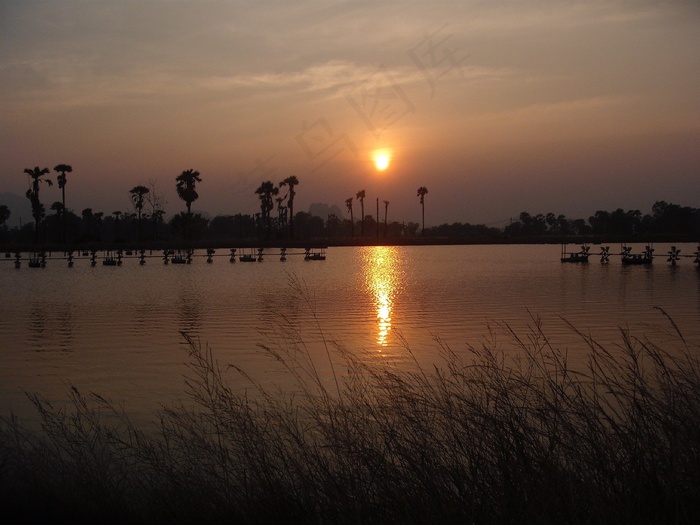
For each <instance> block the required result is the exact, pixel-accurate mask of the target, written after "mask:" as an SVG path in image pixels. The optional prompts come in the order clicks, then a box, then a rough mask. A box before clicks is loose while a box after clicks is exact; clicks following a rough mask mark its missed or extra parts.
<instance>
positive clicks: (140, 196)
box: [129, 185, 149, 243]
mask: <svg viewBox="0 0 700 525" xmlns="http://www.w3.org/2000/svg"><path fill="white" fill-rule="evenodd" d="M148 192H149V189H148V188H147V187H146V186H140V185H139V186H134V187H133V188H131V189H130V190H129V194H130V195H131V202H133V203H134V209H135V210H136V214H137V220H138V232H139V243H140V242H141V211H142V210H143V204H144V195H146V194H147V193H148Z"/></svg>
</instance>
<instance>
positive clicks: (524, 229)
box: [0, 164, 700, 246]
mask: <svg viewBox="0 0 700 525" xmlns="http://www.w3.org/2000/svg"><path fill="white" fill-rule="evenodd" d="M54 172H56V174H57V176H56V182H57V184H58V187H59V189H60V190H61V200H60V201H55V202H53V204H51V206H50V207H49V209H50V210H51V211H52V212H54V213H47V211H46V207H45V204H44V203H43V202H42V201H41V199H40V192H41V187H42V185H44V184H45V185H47V186H52V185H53V181H52V180H51V179H50V178H49V177H48V175H49V174H50V173H51V171H50V170H49V169H48V168H40V167H38V166H37V167H35V168H27V169H25V170H24V173H25V174H26V175H27V176H28V177H29V182H30V184H29V189H28V190H27V192H26V197H27V199H28V200H29V202H30V205H31V210H32V217H33V219H34V221H33V222H30V223H27V224H25V225H23V226H22V227H16V228H13V229H9V228H8V227H7V226H6V221H7V220H8V219H9V217H10V215H11V210H9V209H8V207H7V206H6V205H0V242H2V243H3V244H5V245H13V244H16V245H19V244H31V243H33V244H34V245H56V246H73V245H85V244H93V243H106V244H113V243H117V244H118V243H138V244H142V243H153V242H161V241H174V240H184V241H214V242H218V243H225V242H227V241H236V240H239V241H240V240H248V241H260V240H265V241H276V240H281V241H283V240H294V239H299V240H306V239H325V240H329V241H338V242H346V240H348V239H350V240H352V239H358V240H360V241H362V240H369V239H372V238H374V239H386V240H387V241H388V240H391V241H397V240H401V239H412V238H413V239H415V238H420V237H423V238H426V239H431V240H433V241H437V240H439V239H447V240H465V241H471V242H510V241H524V242H527V240H540V239H542V240H546V239H547V238H550V239H551V238H563V239H566V238H570V237H586V236H599V237H608V238H612V237H619V238H625V239H633V238H639V239H641V240H647V239H650V238H651V237H654V236H660V235H661V236H663V235H676V236H677V235H682V236H686V237H688V238H693V239H697V238H699V237H700V210H698V209H696V208H691V207H687V206H686V207H682V206H680V205H678V204H673V203H667V202H665V201H657V202H655V203H654V205H653V206H652V209H651V213H649V214H642V213H641V212H640V211H639V210H623V209H622V208H618V209H616V210H614V211H612V212H609V211H605V210H598V211H596V212H595V214H593V215H592V216H590V217H589V218H588V219H587V220H586V219H582V218H579V219H569V218H567V217H566V216H565V215H562V214H559V215H557V214H554V213H552V212H549V213H546V214H542V213H539V214H534V215H533V214H530V213H528V212H525V211H523V212H522V213H520V215H519V217H518V218H517V219H514V220H513V219H511V220H510V223H509V224H508V225H507V226H505V227H501V228H496V227H490V226H487V225H483V224H469V223H466V224H465V223H452V224H447V223H445V224H441V225H438V226H432V227H429V228H426V227H425V196H426V195H427V193H428V189H427V188H426V187H425V186H421V187H419V188H418V191H417V197H418V199H419V205H420V207H421V224H418V223H416V222H407V223H405V222H399V221H391V222H389V220H388V212H389V201H388V200H384V201H382V208H381V211H380V207H379V199H377V209H376V214H372V213H368V214H365V199H366V198H367V193H366V191H365V190H364V189H362V190H359V191H358V192H357V193H356V194H355V195H351V196H350V197H348V198H347V199H346V200H345V206H346V208H347V212H348V215H349V219H348V218H345V217H341V216H339V215H338V214H337V213H329V214H328V215H327V216H326V218H325V219H324V218H322V217H319V216H316V215H312V214H310V213H307V212H304V211H299V212H296V213H295V211H294V200H295V197H296V193H297V192H296V188H297V186H299V179H298V178H297V177H296V176H295V175H291V176H289V177H287V178H285V179H284V180H282V181H280V182H279V183H278V184H274V183H273V182H272V181H269V180H267V181H263V182H261V184H260V186H259V187H258V188H257V189H256V190H255V191H254V194H255V195H256V196H257V198H258V200H259V203H260V212H259V213H255V214H252V215H251V214H242V213H237V214H232V215H217V216H215V217H213V218H211V219H210V218H208V217H205V216H204V215H202V214H201V213H193V212H192V204H193V203H194V202H195V201H196V200H197V199H198V198H199V193H198V191H197V187H198V184H200V183H202V176H201V174H200V173H199V172H198V171H197V170H194V169H188V170H184V171H183V172H182V173H180V174H179V175H178V176H176V177H175V189H176V191H177V195H178V197H179V198H180V199H181V200H182V201H183V202H184V204H185V211H182V212H179V213H177V214H176V215H174V216H172V218H170V220H169V221H167V223H166V221H165V205H166V201H165V197H164V195H163V193H162V192H161V191H160V190H159V188H158V186H157V184H156V182H155V181H153V180H151V181H149V182H148V183H147V184H146V185H144V184H139V185H137V186H134V187H133V188H131V189H130V190H128V194H129V197H130V200H131V203H132V207H133V212H129V211H122V210H117V211H113V212H112V213H109V214H105V213H104V212H96V211H93V209H92V208H85V209H83V210H82V212H81V213H80V215H77V214H76V213H75V212H74V211H73V210H71V209H69V208H67V207H66V186H67V182H68V174H71V173H72V172H73V169H72V167H71V166H70V165H68V164H58V165H56V166H55V167H54ZM358 204H359V210H357V205H358ZM356 211H359V218H357V219H356V217H355V213H356ZM382 212H383V217H382Z"/></svg>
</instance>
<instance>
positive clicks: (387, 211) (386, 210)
mask: <svg viewBox="0 0 700 525" xmlns="http://www.w3.org/2000/svg"><path fill="white" fill-rule="evenodd" d="M388 213H389V201H384V237H386V231H387V223H386V216H387V214H388ZM377 218H379V217H377Z"/></svg>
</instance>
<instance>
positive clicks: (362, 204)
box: [355, 190, 365, 237]
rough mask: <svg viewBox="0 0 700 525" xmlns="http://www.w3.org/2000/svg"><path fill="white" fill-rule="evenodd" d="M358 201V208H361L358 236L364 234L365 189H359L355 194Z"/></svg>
mask: <svg viewBox="0 0 700 525" xmlns="http://www.w3.org/2000/svg"><path fill="white" fill-rule="evenodd" d="M355 197H356V198H357V200H359V201H360V209H361V210H362V222H360V237H364V236H365V190H360V191H358V192H357V194H356V195H355Z"/></svg>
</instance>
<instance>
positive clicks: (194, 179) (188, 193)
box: [175, 170, 202, 215]
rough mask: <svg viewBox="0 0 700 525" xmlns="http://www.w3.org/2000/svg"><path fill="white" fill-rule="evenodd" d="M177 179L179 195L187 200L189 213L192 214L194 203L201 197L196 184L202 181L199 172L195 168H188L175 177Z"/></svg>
mask: <svg viewBox="0 0 700 525" xmlns="http://www.w3.org/2000/svg"><path fill="white" fill-rule="evenodd" d="M175 180H176V181H177V186H176V187H177V196H178V197H180V198H181V199H182V200H183V201H185V205H186V206H187V215H192V211H191V207H192V203H193V202H194V201H196V200H197V199H198V198H199V194H198V193H197V190H196V186H197V183H198V182H202V179H201V178H200V177H199V172H198V171H195V170H186V171H183V172H182V173H180V175H178V176H177V177H175Z"/></svg>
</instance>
